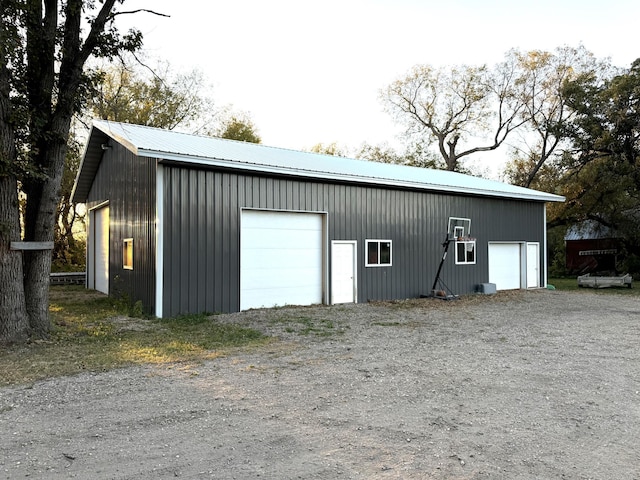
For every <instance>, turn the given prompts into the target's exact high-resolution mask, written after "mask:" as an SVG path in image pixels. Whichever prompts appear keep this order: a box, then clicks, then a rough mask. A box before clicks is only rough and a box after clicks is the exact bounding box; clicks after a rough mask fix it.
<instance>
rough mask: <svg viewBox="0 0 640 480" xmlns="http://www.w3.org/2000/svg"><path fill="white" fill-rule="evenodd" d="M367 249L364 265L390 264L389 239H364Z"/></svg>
mask: <svg viewBox="0 0 640 480" xmlns="http://www.w3.org/2000/svg"><path fill="white" fill-rule="evenodd" d="M365 243H366V249H367V258H366V262H365V266H366V267H390V266H391V240H365Z"/></svg>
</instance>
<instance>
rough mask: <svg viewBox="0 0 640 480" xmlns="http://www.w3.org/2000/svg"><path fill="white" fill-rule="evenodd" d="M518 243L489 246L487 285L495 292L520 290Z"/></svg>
mask: <svg viewBox="0 0 640 480" xmlns="http://www.w3.org/2000/svg"><path fill="white" fill-rule="evenodd" d="M520 258H521V257H520V244H519V243H490V244H489V283H495V284H496V289H497V290H514V289H517V288H520V278H521V260H520Z"/></svg>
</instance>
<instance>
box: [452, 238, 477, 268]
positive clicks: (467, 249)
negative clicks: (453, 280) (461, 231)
mask: <svg viewBox="0 0 640 480" xmlns="http://www.w3.org/2000/svg"><path fill="white" fill-rule="evenodd" d="M475 263H476V241H475V240H471V239H467V240H462V241H457V242H456V265H474V264H475Z"/></svg>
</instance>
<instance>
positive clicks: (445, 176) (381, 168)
mask: <svg viewBox="0 0 640 480" xmlns="http://www.w3.org/2000/svg"><path fill="white" fill-rule="evenodd" d="M110 138H111V139H113V140H115V141H117V142H119V143H121V144H122V145H124V146H125V147H126V148H128V149H129V150H131V151H132V152H133V153H135V154H137V155H138V156H140V157H150V158H158V159H159V161H160V162H162V161H163V160H165V161H176V162H182V163H188V164H200V165H206V166H216V167H225V168H232V169H236V170H247V171H254V172H261V173H267V174H269V173H270V174H278V175H292V176H297V177H307V178H317V179H324V180H334V181H348V182H356V183H362V184H373V185H385V186H395V187H404V188H415V189H420V190H431V191H440V192H448V193H460V194H470V195H481V196H490V197H503V198H514V199H521V200H533V201H540V202H562V201H564V197H561V196H559V195H553V194H550V193H544V192H539V191H536V190H531V189H528V188H523V187H518V186H515V185H509V184H506V183H502V182H497V181H494V180H487V179H484V178H478V177H473V176H470V175H464V174H461V173H455V172H449V171H445V170H433V169H427V168H419V167H409V166H405V165H394V164H387V163H379V162H370V161H366V160H355V159H352V158H344V157H336V156H332V155H323V154H318V153H311V152H300V151H295V150H288V149H284V148H275V147H268V146H265V145H259V144H255V143H247V142H237V141H233V140H226V139H221V138H214V137H205V136H198V135H190V134H185V133H179V132H174V131H168V130H162V129H158V128H152V127H144V126H140V125H131V124H126V123H119V122H111V121H105V120H95V121H94V123H93V128H92V129H91V133H90V135H89V140H88V142H87V145H86V147H85V152H84V155H83V158H82V163H81V165H80V170H79V171H78V176H77V178H76V183H75V186H74V192H73V200H74V201H75V202H84V201H86V198H87V196H88V194H89V190H90V188H91V183H92V182H93V178H94V176H95V174H96V172H97V170H98V166H99V164H100V161H101V159H102V154H103V151H102V144H104V143H106V142H107V141H108V140H109V139H110Z"/></svg>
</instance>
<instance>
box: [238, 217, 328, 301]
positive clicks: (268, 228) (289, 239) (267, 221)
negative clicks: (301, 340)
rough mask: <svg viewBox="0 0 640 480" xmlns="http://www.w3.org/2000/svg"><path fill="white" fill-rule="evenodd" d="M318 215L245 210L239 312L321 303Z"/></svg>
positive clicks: (321, 243) (242, 225)
mask: <svg viewBox="0 0 640 480" xmlns="http://www.w3.org/2000/svg"><path fill="white" fill-rule="evenodd" d="M322 239H323V235H322V214H317V213H298V212H279V211H278V212H275V211H259V210H245V211H243V212H242V224H241V229H240V310H247V309H249V308H260V307H274V306H277V305H313V304H316V303H322V278H323V275H322V263H323V262H322V258H323V255H322V252H323V241H322Z"/></svg>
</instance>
